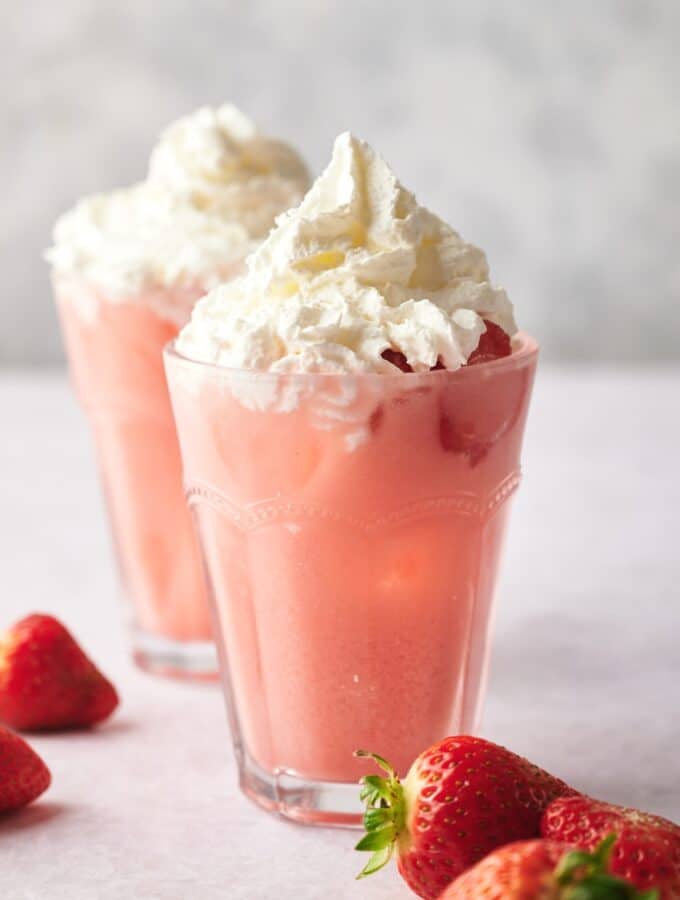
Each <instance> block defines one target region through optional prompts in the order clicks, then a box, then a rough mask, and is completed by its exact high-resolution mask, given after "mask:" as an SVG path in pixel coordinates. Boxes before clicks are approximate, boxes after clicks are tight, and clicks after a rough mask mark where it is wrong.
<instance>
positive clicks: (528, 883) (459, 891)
mask: <svg viewBox="0 0 680 900" xmlns="http://www.w3.org/2000/svg"><path fill="white" fill-rule="evenodd" d="M615 840H616V835H610V837H609V838H607V840H606V841H604V842H603V843H602V844H601V845H600V846H599V847H598V848H597V849H596V850H595V852H594V853H584V852H582V851H578V850H576V851H570V850H569V847H568V845H566V844H560V843H558V842H556V841H520V842H519V843H516V844H509V845H507V846H505V847H501V848H500V849H499V850H496V851H495V852H494V853H491V854H490V855H489V856H487V857H486V858H485V859H483V860H482V861H481V862H479V863H477V865H476V866H474V868H472V869H469V870H468V871H467V872H465V874H463V875H461V876H460V878H457V879H456V880H455V881H454V882H453V884H451V885H449V887H448V888H447V889H446V890H445V891H444V893H443V894H442V895H441V898H440V900H657V898H658V892H657V891H649V892H648V893H645V894H640V893H638V892H637V891H636V889H635V888H634V887H633V885H631V884H628V883H627V882H626V881H623V880H621V879H620V878H616V877H615V876H613V875H612V874H611V873H610V870H609V859H610V855H611V852H612V845H613V843H614V841H615Z"/></svg>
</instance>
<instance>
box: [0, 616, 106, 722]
mask: <svg viewBox="0 0 680 900" xmlns="http://www.w3.org/2000/svg"><path fill="white" fill-rule="evenodd" d="M117 705H118V696H117V694H116V691H115V688H114V687H113V685H112V684H111V683H110V682H109V681H107V679H106V678H105V677H104V676H103V675H102V674H101V672H100V671H99V669H97V667H96V666H95V665H94V663H93V662H91V660H90V659H89V658H88V657H87V656H86V655H85V654H84V653H83V651H82V650H81V649H80V647H79V646H78V644H77V643H76V641H75V640H74V639H73V637H72V636H71V635H70V634H69V632H68V631H67V630H66V629H65V628H64V626H63V625H62V624H61V623H60V622H58V621H57V620H56V619H54V618H53V617H52V616H44V615H32V616H28V617H27V618H25V619H22V620H21V622H18V623H17V624H16V625H14V627H12V628H10V629H9V631H6V632H5V633H4V634H3V635H0V722H4V723H5V724H7V725H9V726H10V727H11V728H15V729H16V730H17V731H54V730H58V729H65V728H84V727H88V726H91V725H95V724H96V723H97V722H101V721H102V720H103V719H106V718H107V717H108V716H110V715H111V713H112V712H113V710H114V709H115V708H116V706H117Z"/></svg>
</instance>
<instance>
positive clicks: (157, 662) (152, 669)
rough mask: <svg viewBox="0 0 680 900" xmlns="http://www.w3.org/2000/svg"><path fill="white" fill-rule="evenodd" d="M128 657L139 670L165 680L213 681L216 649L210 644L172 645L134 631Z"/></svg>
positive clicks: (174, 642)
mask: <svg viewBox="0 0 680 900" xmlns="http://www.w3.org/2000/svg"><path fill="white" fill-rule="evenodd" d="M132 656H133V658H134V661H135V662H136V663H137V665H138V666H139V668H140V669H143V670H144V671H145V672H149V673H151V674H152V675H162V676H164V677H165V678H179V679H184V680H191V681H217V679H218V677H219V667H218V663H217V649H216V647H215V645H214V644H213V642H212V641H175V640H172V638H166V637H162V636H161V635H157V634H150V633H149V632H148V631H142V630H141V629H139V628H135V629H134V630H133V632H132Z"/></svg>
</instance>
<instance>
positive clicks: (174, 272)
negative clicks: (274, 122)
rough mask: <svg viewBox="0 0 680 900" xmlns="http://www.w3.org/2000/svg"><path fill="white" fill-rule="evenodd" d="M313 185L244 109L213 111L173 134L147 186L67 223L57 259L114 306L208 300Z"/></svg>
mask: <svg viewBox="0 0 680 900" xmlns="http://www.w3.org/2000/svg"><path fill="white" fill-rule="evenodd" d="M308 184H309V178H308V173H307V169H306V167H305V164H304V163H303V161H302V160H301V159H300V157H299V156H298V155H297V153H295V151H294V150H292V149H291V148H290V147H288V146H287V145H286V144H283V143H282V142H280V141H277V140H274V139H272V138H268V137H263V136H262V135H260V134H259V133H258V131H257V129H256V128H255V126H254V124H253V123H252V122H251V121H250V120H249V119H248V118H247V117H246V116H244V115H243V113H241V112H240V111H239V110H237V109H236V107H234V106H231V105H228V104H227V105H224V106H221V107H219V108H218V109H210V108H208V107H204V108H202V109H199V110H198V111H197V112H194V113H193V114H191V115H189V116H186V117H184V118H182V119H179V120H178V121H177V122H175V123H173V124H172V125H170V126H169V127H168V128H167V129H166V130H165V131H164V133H163V134H162V135H161V138H160V141H159V143H158V145H157V146H156V148H155V149H154V150H153V152H152V154H151V159H150V163H149V172H148V176H147V178H146V180H145V181H143V182H141V183H139V184H136V185H134V186H132V187H130V188H126V189H122V190H118V191H113V192H111V193H108V194H97V195H94V196H91V197H87V198H85V199H84V200H82V201H81V202H80V203H78V204H77V206H76V207H75V208H74V209H72V210H71V211H69V212H67V213H66V214H65V215H63V216H62V217H61V218H60V219H59V220H58V221H57V223H56V226H55V229H54V245H53V247H52V248H51V249H50V250H48V252H47V259H48V260H49V262H50V263H51V264H52V266H53V269H54V271H55V274H56V275H57V276H64V275H66V276H77V277H80V278H84V279H85V280H87V281H89V282H91V283H93V284H94V285H96V286H97V287H100V288H102V289H103V290H104V291H105V292H106V293H107V295H108V297H109V298H110V299H111V300H115V299H116V298H122V299H126V300H127V299H129V298H130V296H134V295H135V294H138V293H140V292H143V291H145V290H148V289H150V288H157V287H164V286H165V287H170V286H176V285H182V284H184V285H186V284H199V285H201V286H202V287H203V288H204V290H208V289H209V288H210V287H212V286H214V285H216V284H218V283H219V282H220V281H222V280H224V278H225V277H230V275H231V273H233V271H234V267H235V265H236V264H237V263H238V262H239V261H240V260H242V259H243V258H244V257H245V256H246V255H247V254H248V253H249V252H250V251H251V250H252V249H253V247H255V246H257V244H259V242H260V241H261V240H262V238H263V237H264V236H265V235H266V234H267V232H268V231H269V230H270V228H271V227H272V225H273V224H274V220H275V218H276V216H277V215H278V214H279V213H281V212H282V211H283V210H285V209H288V207H290V206H291V205H293V204H295V203H297V202H299V200H300V198H301V197H302V195H303V193H304V191H305V190H306V189H307V187H308Z"/></svg>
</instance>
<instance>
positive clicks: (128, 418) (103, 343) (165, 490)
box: [55, 282, 212, 641]
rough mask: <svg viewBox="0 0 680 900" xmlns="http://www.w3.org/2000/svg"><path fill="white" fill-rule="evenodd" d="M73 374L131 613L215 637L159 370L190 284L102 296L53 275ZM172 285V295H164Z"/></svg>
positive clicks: (157, 627)
mask: <svg viewBox="0 0 680 900" xmlns="http://www.w3.org/2000/svg"><path fill="white" fill-rule="evenodd" d="M55 288H56V294H57V300H58V306H59V312H60V318H61V324H62V330H63V333H64V337H65V340H66V346H67V350H68V357H69V364H70V370H71V376H72V380H73V382H74V386H75V389H76V392H77V394H78V397H79V399H80V401H81V403H82V404H83V406H84V408H85V410H86V412H87V415H88V418H89V420H90V424H91V426H92V429H93V434H94V438H95V442H96V446H97V453H98V460H99V467H100V471H101V476H102V481H103V485H104V491H105V494H106V499H107V503H108V507H109V514H110V518H111V526H112V531H113V537H114V542H115V545H116V551H117V556H118V560H119V565H120V569H121V573H122V578H123V583H124V590H125V593H126V595H127V598H128V600H129V602H130V604H131V606H132V613H133V619H134V623H135V625H136V626H137V627H139V628H141V629H142V630H143V631H145V632H148V633H150V634H152V635H158V636H161V637H165V638H170V639H173V640H177V641H208V640H211V639H212V629H211V623H210V615H209V604H208V600H207V592H206V588H205V584H204V578H203V573H202V568H201V561H200V554H199V549H198V544H197V540H196V536H195V533H194V530H193V526H192V522H191V517H190V514H189V512H188V510H187V508H186V502H185V499H184V492H183V487H182V466H181V460H180V456H179V448H178V445H177V437H176V433H175V427H174V421H173V417H172V410H171V407H170V401H169V397H168V392H167V385H166V382H165V375H164V372H163V363H162V350H163V346H164V345H165V344H166V343H167V342H168V341H169V340H171V339H172V338H173V337H175V336H176V334H177V332H178V329H179V326H178V325H176V324H174V322H171V321H168V320H166V319H164V318H161V317H159V315H157V314H156V312H155V311H154V309H160V302H161V301H164V302H165V303H166V304H167V306H168V308H174V310H175V311H176V312H177V311H181V310H182V309H184V310H185V311H186V315H187V316H188V314H189V311H190V310H191V306H192V304H193V302H194V301H195V300H196V299H197V298H198V297H199V296H200V294H201V291H200V289H198V288H196V289H193V290H188V291H184V292H179V291H174V292H169V291H168V292H165V293H166V296H164V297H159V296H158V293H157V294H156V296H155V298H154V300H150V299H149V298H147V297H145V296H143V295H142V296H136V297H134V298H130V302H120V301H119V300H116V301H115V302H111V301H109V300H108V299H107V298H106V297H105V296H101V295H100V294H98V293H97V291H96V290H95V289H94V288H92V287H90V286H87V285H83V284H79V285H78V284H74V283H73V282H63V283H59V282H57V283H56V285H55ZM167 294H170V296H167Z"/></svg>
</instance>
